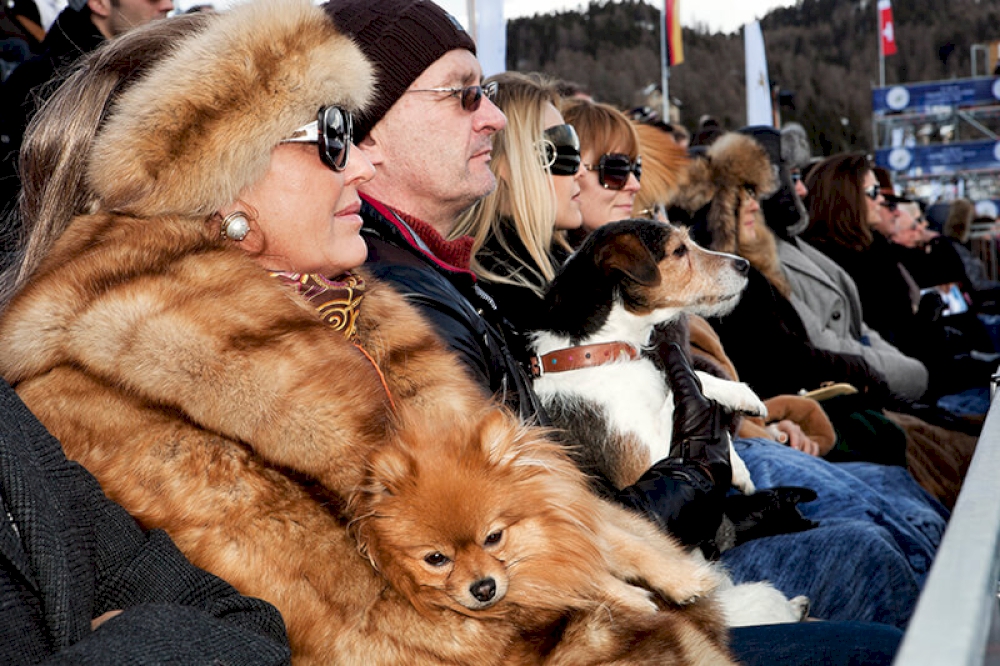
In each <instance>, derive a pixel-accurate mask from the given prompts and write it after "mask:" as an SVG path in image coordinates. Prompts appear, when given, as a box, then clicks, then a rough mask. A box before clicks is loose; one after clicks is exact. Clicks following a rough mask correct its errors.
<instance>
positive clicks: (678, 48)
mask: <svg viewBox="0 0 1000 666" xmlns="http://www.w3.org/2000/svg"><path fill="white" fill-rule="evenodd" d="M663 1H664V8H663V10H664V11H663V13H664V17H663V20H664V22H665V23H664V29H665V30H666V31H667V65H668V66H670V67H673V66H674V65H679V64H681V63H682V62H684V43H683V41H681V0H663Z"/></svg>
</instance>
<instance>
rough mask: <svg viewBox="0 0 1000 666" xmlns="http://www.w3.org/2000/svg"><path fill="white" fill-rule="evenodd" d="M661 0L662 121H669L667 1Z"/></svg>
mask: <svg viewBox="0 0 1000 666" xmlns="http://www.w3.org/2000/svg"><path fill="white" fill-rule="evenodd" d="M668 2H669V0H663V20H662V21H660V89H661V90H662V91H663V95H662V100H661V103H662V104H663V122H665V123H669V122H670V63H669V61H668V58H667V30H668V29H669V26H668V25H667V3H668Z"/></svg>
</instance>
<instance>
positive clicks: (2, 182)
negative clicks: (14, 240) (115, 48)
mask: <svg viewBox="0 0 1000 666" xmlns="http://www.w3.org/2000/svg"><path fill="white" fill-rule="evenodd" d="M173 8H174V5H173V0H71V2H70V4H69V5H68V6H67V7H66V8H65V9H64V10H63V11H62V12H61V13H60V14H59V16H58V18H56V21H55V23H54V24H53V25H52V28H51V29H50V30H49V31H48V33H47V34H46V35H45V39H44V41H43V42H42V44H41V49H42V53H40V54H39V55H38V56H36V57H34V58H32V59H31V60H28V61H27V62H25V63H23V64H21V65H20V66H19V67H18V68H17V69H16V70H14V73H13V74H11V75H10V77H9V78H8V79H7V80H6V81H5V82H4V83H3V88H2V92H3V95H2V98H3V102H2V104H3V112H2V113H0V134H2V135H3V136H4V137H5V141H4V143H3V144H2V146H3V147H2V149H0V150H3V151H5V154H2V155H0V214H2V213H4V212H6V211H9V210H12V209H13V207H14V206H13V203H14V198H15V196H16V194H17V190H18V187H19V181H18V176H17V153H18V151H19V150H20V148H21V140H22V137H23V136H24V130H25V128H27V126H28V121H29V120H30V119H31V116H32V115H34V113H35V110H36V109H37V108H38V106H39V105H40V104H41V102H43V101H44V100H45V99H46V98H47V97H48V95H49V94H50V93H51V92H52V90H54V89H55V86H56V85H57V84H58V80H59V78H60V75H61V74H64V73H66V72H67V71H68V70H69V68H70V67H71V65H73V63H75V62H76V61H77V60H78V59H79V58H80V57H81V56H82V55H83V54H85V53H89V52H91V51H93V50H94V49H96V48H97V47H98V46H99V45H100V44H101V43H102V42H104V41H105V40H107V39H111V38H112V37H114V36H116V35H120V34H122V33H123V32H125V31H126V30H130V29H132V28H135V27H138V26H140V25H145V24H146V23H149V22H150V21H152V20H154V19H158V18H164V17H165V16H166V15H167V14H168V13H169V12H170V11H171V10H172V9H173ZM50 82H52V83H51V85H48V84H49V83H50ZM3 231H7V232H15V231H16V230H10V229H8V230H3ZM10 242H11V241H10V240H9V239H8V240H6V242H4V239H3V238H2V237H0V249H3V246H7V247H9V245H10Z"/></svg>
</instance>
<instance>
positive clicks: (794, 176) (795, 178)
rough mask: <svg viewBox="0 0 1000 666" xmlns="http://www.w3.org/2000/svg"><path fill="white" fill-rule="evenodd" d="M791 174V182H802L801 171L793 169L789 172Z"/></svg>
mask: <svg viewBox="0 0 1000 666" xmlns="http://www.w3.org/2000/svg"><path fill="white" fill-rule="evenodd" d="M791 176H792V182H793V183H801V182H802V172H800V171H793V172H792V173H791Z"/></svg>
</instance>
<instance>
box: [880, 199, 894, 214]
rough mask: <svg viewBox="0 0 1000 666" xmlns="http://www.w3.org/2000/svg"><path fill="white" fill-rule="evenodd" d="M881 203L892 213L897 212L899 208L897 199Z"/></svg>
mask: <svg viewBox="0 0 1000 666" xmlns="http://www.w3.org/2000/svg"><path fill="white" fill-rule="evenodd" d="M879 205H881V206H882V208H885V209H886V210H887V211H889V212H890V213H895V212H896V208H898V206H897V205H896V202H895V201H883V202H882V203H881V204H879Z"/></svg>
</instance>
